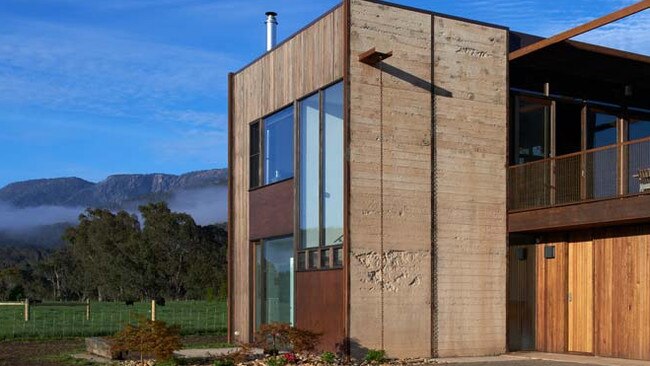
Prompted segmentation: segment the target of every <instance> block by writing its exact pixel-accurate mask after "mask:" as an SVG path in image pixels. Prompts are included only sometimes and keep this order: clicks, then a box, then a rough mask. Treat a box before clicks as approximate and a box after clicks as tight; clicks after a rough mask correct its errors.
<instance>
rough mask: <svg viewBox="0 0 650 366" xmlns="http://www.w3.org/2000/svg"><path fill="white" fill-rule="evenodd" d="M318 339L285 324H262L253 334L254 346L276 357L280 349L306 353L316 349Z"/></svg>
mask: <svg viewBox="0 0 650 366" xmlns="http://www.w3.org/2000/svg"><path fill="white" fill-rule="evenodd" d="M320 337H321V335H320V334H318V333H314V332H310V331H308V330H303V329H298V328H294V327H292V326H291V325H289V324H285V323H272V324H262V325H261V326H260V329H259V330H258V331H257V332H256V333H255V345H256V346H257V347H259V348H262V349H264V352H265V353H267V354H272V355H277V354H278V351H279V350H281V349H292V350H293V351H294V352H308V351H313V350H314V348H316V346H317V345H318V342H319V341H320Z"/></svg>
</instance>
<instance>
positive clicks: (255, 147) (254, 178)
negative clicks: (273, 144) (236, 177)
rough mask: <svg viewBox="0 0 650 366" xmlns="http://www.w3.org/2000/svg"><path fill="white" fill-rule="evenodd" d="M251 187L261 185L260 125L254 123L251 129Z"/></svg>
mask: <svg viewBox="0 0 650 366" xmlns="http://www.w3.org/2000/svg"><path fill="white" fill-rule="evenodd" d="M250 134H251V138H250V170H251V174H250V186H251V187H257V186H259V185H260V151H261V148H260V124H259V122H256V123H253V124H252V125H251V127H250Z"/></svg>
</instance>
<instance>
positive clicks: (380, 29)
mask: <svg viewBox="0 0 650 366" xmlns="http://www.w3.org/2000/svg"><path fill="white" fill-rule="evenodd" d="M649 6H650V2H649V1H647V0H646V1H643V2H641V3H639V4H637V5H634V6H631V7H629V8H626V9H624V10H622V12H617V13H614V14H610V15H609V16H607V17H605V18H601V19H600V20H599V21H596V22H592V23H589V24H587V25H585V26H583V27H581V28H579V29H574V30H572V31H569V32H567V33H565V34H561V35H559V36H557V37H553V38H549V39H541V38H538V37H534V36H530V35H525V34H520V33H516V32H512V31H510V30H509V29H507V28H505V27H501V26H495V25H490V24H484V23H479V22H475V21H470V20H465V19H458V18H455V17H451V16H447V15H443V14H436V13H432V12H428V11H424V10H419V9H413V8H407V7H403V6H398V5H394V4H388V3H383V2H379V1H373V0H345V1H344V2H343V3H342V4H341V5H340V6H337V7H335V8H334V9H332V10H331V11H329V12H328V13H326V14H324V15H323V16H322V17H321V18H319V19H317V20H316V21H314V22H313V23H312V24H311V25H309V26H307V27H306V28H304V29H303V30H302V31H300V32H299V33H297V34H295V35H294V36H292V37H290V38H289V39H287V40H286V41H284V42H283V43H281V44H279V45H277V46H276V47H275V48H273V49H272V50H271V51H270V52H267V53H266V54H264V55H263V56H262V57H260V58H259V59H257V60H255V61H254V62H252V63H251V64H249V65H248V66H246V67H245V68H244V69H242V70H240V71H238V72H237V73H234V74H231V75H230V78H229V90H230V92H229V159H230V160H229V168H230V192H229V213H230V216H229V225H230V227H229V239H230V246H229V288H230V291H229V315H230V316H229V330H228V331H229V336H230V339H231V341H233V342H238V341H241V342H248V341H250V340H251V337H252V335H253V333H254V332H255V329H256V328H257V327H259V325H260V324H263V323H271V322H284V323H291V324H293V325H295V326H297V327H299V328H304V329H309V330H313V331H317V332H321V333H323V338H322V348H324V349H332V350H334V349H339V350H344V351H349V352H350V353H351V354H352V355H359V354H362V353H363V352H364V350H366V349H385V350H386V351H387V353H388V355H389V356H392V357H411V356H421V357H444V356H468V355H494V354H501V353H504V352H508V351H516V350H539V351H545V352H579V353H587V354H594V355H599V356H611V357H622V358H631V359H645V360H650V195H649V194H647V193H650V58H649V57H646V56H643V55H638V54H632V53H627V52H623V51H619V50H614V49H609V48H604V47H600V46H595V45H591V44H585V43H580V42H575V41H571V40H569V38H571V37H573V36H575V35H576V34H578V33H580V32H581V31H585V30H588V29H593V28H594V27H597V26H599V25H602V24H605V23H606V22H607V21H612V20H616V19H619V18H621V17H623V16H625V15H630V14H631V13H634V12H637V11H640V10H643V9H645V8H647V7H649Z"/></svg>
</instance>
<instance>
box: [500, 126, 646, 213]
mask: <svg viewBox="0 0 650 366" xmlns="http://www.w3.org/2000/svg"><path fill="white" fill-rule="evenodd" d="M640 193H650V138H646V139H642V140H636V141H629V142H624V143H621V144H617V145H611V146H606V147H602V148H597V149H592V150H586V151H581V152H578V153H574V154H568V155H563V156H559V157H553V158H548V159H543V160H538V161H534V162H529V163H525V164H521V165H515V166H511V167H509V168H508V209H509V210H513V211H514V210H527V209H535V208H543V207H552V206H557V205H564V204H571V203H577V202H582V201H589V200H599V199H607V198H614V197H620V196H626V195H634V194H640Z"/></svg>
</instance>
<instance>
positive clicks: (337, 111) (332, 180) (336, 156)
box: [323, 84, 343, 245]
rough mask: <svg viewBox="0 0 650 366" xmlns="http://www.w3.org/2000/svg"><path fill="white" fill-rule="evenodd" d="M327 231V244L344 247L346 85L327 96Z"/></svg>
mask: <svg viewBox="0 0 650 366" xmlns="http://www.w3.org/2000/svg"><path fill="white" fill-rule="evenodd" d="M323 108H324V119H325V121H324V125H323V228H324V230H325V245H340V244H343V84H337V85H334V86H332V87H331V88H328V89H326V90H325V92H324V93H323Z"/></svg>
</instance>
